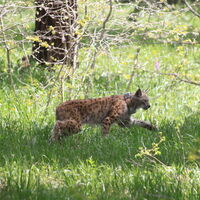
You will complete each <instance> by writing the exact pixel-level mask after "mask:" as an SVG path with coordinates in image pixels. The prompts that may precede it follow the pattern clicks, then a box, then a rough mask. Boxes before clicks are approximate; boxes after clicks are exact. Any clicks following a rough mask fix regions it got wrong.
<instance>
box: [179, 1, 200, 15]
mask: <svg viewBox="0 0 200 200" xmlns="http://www.w3.org/2000/svg"><path fill="white" fill-rule="evenodd" d="M183 2H184V3H185V5H186V6H187V7H188V8H189V9H190V11H191V12H192V13H193V14H194V15H196V16H197V17H199V18H200V14H199V13H198V12H196V11H195V10H194V9H193V8H192V6H191V5H190V4H189V3H188V2H187V1H186V0H183Z"/></svg>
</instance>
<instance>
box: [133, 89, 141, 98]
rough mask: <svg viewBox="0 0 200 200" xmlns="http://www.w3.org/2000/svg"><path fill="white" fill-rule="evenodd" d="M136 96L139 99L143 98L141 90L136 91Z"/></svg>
mask: <svg viewBox="0 0 200 200" xmlns="http://www.w3.org/2000/svg"><path fill="white" fill-rule="evenodd" d="M135 96H137V97H141V96H142V91H141V89H140V88H139V89H138V90H137V91H136V93H135Z"/></svg>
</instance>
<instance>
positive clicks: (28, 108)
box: [0, 7, 200, 200]
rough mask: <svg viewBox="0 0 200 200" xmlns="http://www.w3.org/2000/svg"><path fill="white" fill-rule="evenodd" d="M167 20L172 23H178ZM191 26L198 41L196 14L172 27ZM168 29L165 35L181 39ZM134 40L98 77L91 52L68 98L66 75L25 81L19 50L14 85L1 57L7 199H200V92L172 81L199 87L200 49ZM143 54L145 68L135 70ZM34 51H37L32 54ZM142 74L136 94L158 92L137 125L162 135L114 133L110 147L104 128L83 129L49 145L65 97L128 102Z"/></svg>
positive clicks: (1, 156)
mask: <svg viewBox="0 0 200 200" xmlns="http://www.w3.org/2000/svg"><path fill="white" fill-rule="evenodd" d="M120 11H122V12H120V13H121V14H120V15H118V13H115V12H114V16H115V15H116V18H115V19H118V20H120V19H121V17H122V16H124V14H125V13H129V12H130V9H129V8H128V7H122V8H121V10H120ZM114 16H113V18H114ZM117 17H118V18H117ZM160 17H164V20H166V21H167V20H168V21H170V20H172V18H173V13H171V14H170V13H167V14H166V15H165V14H163V15H162V16H159V18H160ZM152 18H153V17H152ZM125 19H126V17H125ZM153 19H154V18H153ZM121 20H124V19H121ZM142 20H145V19H142ZM155 21H157V18H156V17H155ZM188 22H190V23H191V24H190V26H188V27H189V28H190V30H193V32H196V31H197V25H199V24H200V22H199V19H197V18H195V17H194V16H193V15H192V14H191V13H190V14H188V13H187V14H185V15H183V16H182V18H181V17H180V18H177V19H176V21H173V23H174V24H177V26H179V27H183V26H185V25H186V24H187V23H188ZM110 26H111V25H109V27H110ZM120 28H121V27H120ZM159 28H160V27H159V26H158V24H157V27H156V29H159ZM164 28H166V29H165V30H164V32H165V31H166V30H167V29H169V30H171V31H172V30H174V27H171V28H170V27H169V26H168V27H164ZM176 28H177V27H176ZM176 31H177V30H176ZM172 32H173V31H172ZM173 34H175V32H173ZM176 34H177V35H179V37H181V36H180V33H179V32H176ZM188 35H189V34H187V35H186V36H184V37H186V38H185V39H183V40H186V39H188V38H189V37H191V35H189V36H188ZM151 36H152V35H151ZM132 37H133V40H131V41H132V42H131V43H124V44H121V43H120V45H114V46H111V48H110V49H109V51H106V50H105V49H103V50H102V49H101V50H99V51H100V52H99V54H98V57H97V61H96V66H95V69H94V70H91V69H88V66H87V56H88V49H87V46H83V47H82V48H81V49H80V55H79V56H80V67H79V69H77V70H76V73H75V74H74V75H73V79H72V80H70V81H68V82H66V83H65V84H64V92H65V93H64V94H62V92H61V89H60V88H61V84H60V82H59V81H57V82H56V84H53V83H54V81H55V80H56V79H55V77H56V76H57V73H58V72H57V70H55V72H49V71H48V70H46V69H42V68H41V67H39V66H33V67H32V68H29V69H26V70H25V71H24V72H23V73H21V72H20V71H19V70H18V67H19V62H18V58H19V57H20V56H22V55H23V51H18V49H14V50H12V57H11V58H12V64H13V77H12V78H13V84H12V85H10V83H9V76H8V74H7V73H6V72H5V66H6V55H5V50H4V49H1V50H0V51H1V53H2V55H3V56H2V57H1V58H0V72H1V74H0V81H1V85H0V199H2V200H11V199H13V200H18V199H19V200H22V199H26V200H27V199H41V200H43V199H48V200H50V199H66V200H85V199H99V200H111V199H113V200H115V199H116V200H118V199H119V200H120V199H121V200H126V199H127V200H128V199H130V200H134V199H135V200H145V199H146V200H168V199H170V200H199V199H200V168H199V167H200V148H199V147H200V88H199V86H196V85H192V84H188V83H185V82H181V81H179V80H178V79H176V77H174V76H170V75H167V74H169V73H178V74H179V75H181V77H185V75H187V77H189V78H190V79H191V80H193V81H197V82H198V81H199V79H200V78H199V77H200V76H199V74H200V67H199V64H200V63H199V57H200V50H199V47H200V46H199V44H193V45H191V44H189V45H187V44H176V43H170V42H169V43H158V42H157V41H158V40H155V38H154V40H153V39H152V38H151V37H150V38H148V39H147V40H145V41H144V40H142V39H141V35H140V30H138V32H137V34H136V35H133V36H132ZM166 37H168V38H170V37H172V35H168V36H166ZM173 37H174V35H173ZM187 37H188V38H187ZM198 37H199V36H198ZM198 37H196V41H198V40H199V38H198ZM172 39H173V38H170V40H172ZM138 47H139V48H140V53H139V57H138V66H139V67H135V66H134V57H135V54H136V51H137V48H138ZM27 48H28V51H30V50H31V49H30V48H31V45H30V44H27ZM156 63H159V69H157V71H156V69H155V64H156ZM133 71H134V72H135V74H134V76H133V80H132V83H131V86H130V88H129V91H131V92H134V91H135V90H136V89H137V88H138V85H139V86H140V87H141V88H142V89H146V88H149V89H150V90H149V96H150V98H151V102H150V103H151V109H149V110H148V111H138V113H136V114H135V118H138V119H144V120H148V121H151V122H152V123H154V124H157V126H158V128H159V130H158V131H156V132H151V131H148V130H144V129H142V128H137V127H132V128H130V129H128V128H125V129H122V128H120V127H118V126H117V125H113V126H112V128H111V131H110V134H109V135H108V137H106V138H103V137H102V136H101V130H100V127H89V126H84V127H83V130H82V131H81V133H79V134H77V135H74V136H71V137H68V138H65V139H64V140H63V141H62V142H61V143H55V144H49V142H48V138H49V136H50V132H51V129H52V127H53V125H54V122H55V121H54V120H55V119H54V117H55V116H54V111H55V107H56V106H57V105H58V104H59V103H60V102H61V101H62V98H63V97H64V99H69V98H71V99H73V98H85V97H90V98H92V97H101V96H107V95H112V94H124V93H125V92H127V86H128V83H129V81H130V77H131V76H130V75H131V73H132V72H133ZM164 74H165V75H164ZM80 77H81V78H80ZM49 99H50V102H49V104H48V103H47V102H48V100H49ZM47 104H48V105H47Z"/></svg>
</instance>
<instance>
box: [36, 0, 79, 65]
mask: <svg viewBox="0 0 200 200" xmlns="http://www.w3.org/2000/svg"><path fill="white" fill-rule="evenodd" d="M35 5H36V19H35V36H36V37H35V38H36V39H35V40H34V44H33V57H34V58H35V59H36V60H37V61H38V62H39V63H40V64H42V65H50V66H51V65H54V64H66V65H68V66H71V67H75V66H76V57H77V42H76V39H77V35H76V28H77V23H76V20H77V0H36V1H35Z"/></svg>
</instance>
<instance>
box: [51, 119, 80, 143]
mask: <svg viewBox="0 0 200 200" xmlns="http://www.w3.org/2000/svg"><path fill="white" fill-rule="evenodd" d="M80 130H81V123H80V122H78V121H76V120H73V119H70V120H64V121H61V120H57V121H56V124H55V126H54V128H53V130H52V134H51V137H50V141H51V142H53V141H58V140H60V139H61V137H62V136H70V135H73V134H76V133H78V132H79V131H80Z"/></svg>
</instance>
